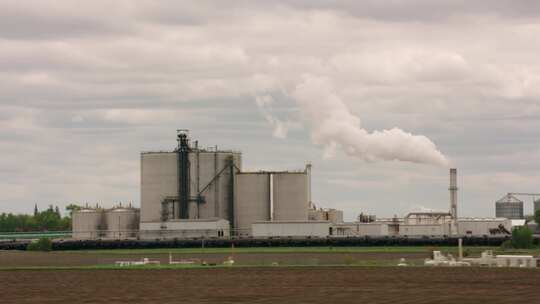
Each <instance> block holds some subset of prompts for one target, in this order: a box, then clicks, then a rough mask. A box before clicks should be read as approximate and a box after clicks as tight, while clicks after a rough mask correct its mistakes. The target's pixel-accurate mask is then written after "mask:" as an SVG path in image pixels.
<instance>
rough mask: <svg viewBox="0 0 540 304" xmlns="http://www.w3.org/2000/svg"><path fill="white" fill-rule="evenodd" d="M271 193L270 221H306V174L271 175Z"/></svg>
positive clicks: (283, 173) (280, 173)
mask: <svg viewBox="0 0 540 304" xmlns="http://www.w3.org/2000/svg"><path fill="white" fill-rule="evenodd" d="M272 192H273V216H272V220H274V221H307V220H308V174H307V173H306V172H276V173H273V174H272Z"/></svg>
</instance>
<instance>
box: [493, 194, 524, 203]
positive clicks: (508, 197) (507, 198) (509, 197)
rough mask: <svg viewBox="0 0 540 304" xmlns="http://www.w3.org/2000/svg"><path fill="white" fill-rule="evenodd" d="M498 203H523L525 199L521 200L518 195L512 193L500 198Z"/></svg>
mask: <svg viewBox="0 0 540 304" xmlns="http://www.w3.org/2000/svg"><path fill="white" fill-rule="evenodd" d="M497 203H523V201H520V200H519V199H518V198H517V197H515V196H513V195H512V194H507V195H505V196H503V197H502V198H501V199H500V200H498V201H497Z"/></svg>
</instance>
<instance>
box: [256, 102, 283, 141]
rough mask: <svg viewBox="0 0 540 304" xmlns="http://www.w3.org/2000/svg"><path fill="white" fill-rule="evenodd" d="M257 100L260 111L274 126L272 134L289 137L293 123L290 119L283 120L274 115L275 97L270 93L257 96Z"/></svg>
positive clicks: (278, 136)
mask: <svg viewBox="0 0 540 304" xmlns="http://www.w3.org/2000/svg"><path fill="white" fill-rule="evenodd" d="M255 102H257V106H258V107H259V111H260V112H261V114H262V115H263V116H264V119H266V121H267V122H268V123H269V124H270V126H271V127H272V130H273V131H272V135H273V136H274V137H276V138H287V134H288V133H289V128H290V125H291V123H290V122H288V121H282V120H280V119H279V118H277V117H275V116H274V115H272V112H273V111H272V104H273V103H274V98H272V96H270V95H261V96H256V97H255Z"/></svg>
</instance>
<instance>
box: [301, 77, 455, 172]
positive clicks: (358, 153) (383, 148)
mask: <svg viewBox="0 0 540 304" xmlns="http://www.w3.org/2000/svg"><path fill="white" fill-rule="evenodd" d="M292 97H293V98H294V99H295V100H296V102H297V104H298V105H299V107H300V110H301V112H302V114H303V116H304V118H305V119H306V120H307V121H308V122H309V124H310V125H311V137H312V141H313V143H315V144H317V145H322V146H324V147H325V156H326V157H332V156H333V155H334V154H335V152H336V150H337V149H338V148H341V149H342V150H343V151H344V152H345V153H346V154H347V155H349V156H353V157H357V158H360V159H363V160H365V161H369V162H373V161H380V160H384V161H392V160H398V161H406V162H413V163H424V164H432V165H438V166H448V164H449V162H448V160H447V158H446V157H445V156H444V155H443V154H442V153H441V152H440V151H439V150H438V149H437V147H436V146H435V144H434V143H433V142H432V141H431V140H430V139H428V138H427V137H425V136H423V135H413V134H411V133H407V132H405V131H403V130H401V129H399V128H393V129H390V130H382V131H373V132H371V133H370V132H368V131H367V130H365V129H364V128H362V125H361V121H360V118H358V117H357V116H355V115H354V114H352V113H351V112H350V111H349V109H348V107H347V106H346V104H345V103H344V102H343V101H342V100H341V99H340V97H339V96H337V95H336V94H335V93H334V88H333V86H332V83H331V81H330V80H329V79H327V78H322V77H316V76H313V75H304V77H303V81H302V83H300V84H299V85H298V86H296V88H295V90H294V92H293V93H292Z"/></svg>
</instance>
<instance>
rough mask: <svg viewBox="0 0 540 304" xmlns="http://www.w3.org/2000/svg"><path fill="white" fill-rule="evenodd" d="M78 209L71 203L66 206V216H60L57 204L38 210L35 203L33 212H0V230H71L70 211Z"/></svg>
mask: <svg viewBox="0 0 540 304" xmlns="http://www.w3.org/2000/svg"><path fill="white" fill-rule="evenodd" d="M78 209H80V207H79V206H77V205H74V204H71V205H69V206H67V207H66V211H69V215H68V216H62V214H61V213H60V208H58V206H56V207H55V206H53V205H49V207H48V208H47V209H45V210H43V211H39V210H38V208H37V205H36V206H35V207H34V214H33V215H30V214H12V213H2V214H0V232H30V231H66V230H71V213H72V212H73V211H74V210H78Z"/></svg>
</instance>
